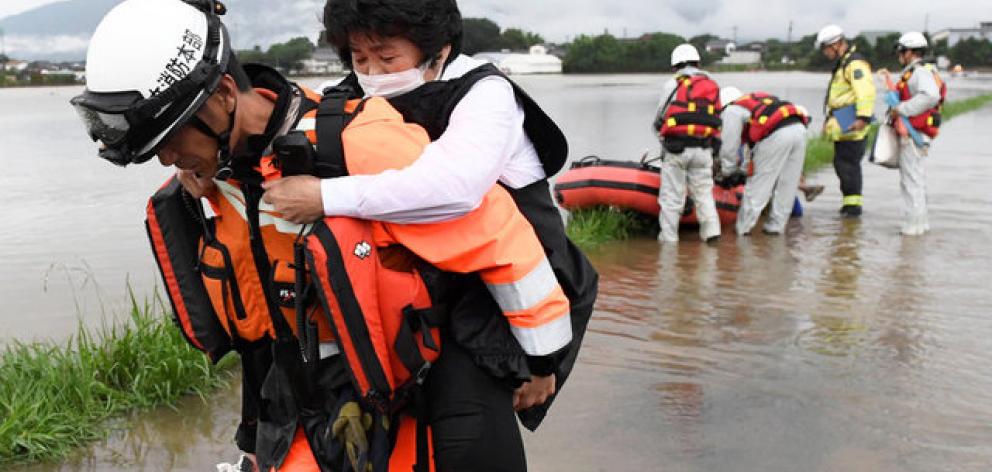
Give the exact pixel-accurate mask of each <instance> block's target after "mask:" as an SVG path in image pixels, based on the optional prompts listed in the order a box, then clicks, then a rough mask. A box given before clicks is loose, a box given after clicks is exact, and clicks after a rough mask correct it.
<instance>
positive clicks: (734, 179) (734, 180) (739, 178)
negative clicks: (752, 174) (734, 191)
mask: <svg viewBox="0 0 992 472" xmlns="http://www.w3.org/2000/svg"><path fill="white" fill-rule="evenodd" d="M745 183H747V173H746V172H744V171H740V170H737V171H734V172H733V173H732V174H730V175H728V176H725V177H723V178H722V179H720V180H718V181H717V182H716V184H717V185H719V186H721V187H723V188H734V187H737V186H739V185H744V184H745Z"/></svg>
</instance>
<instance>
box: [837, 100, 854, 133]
mask: <svg viewBox="0 0 992 472" xmlns="http://www.w3.org/2000/svg"><path fill="white" fill-rule="evenodd" d="M831 115H833V117H834V118H835V119H836V120H837V124H838V125H840V131H841V133H847V132H848V131H850V129H851V126H853V125H854V121H855V120H857V119H858V113H857V109H856V108H855V106H854V105H848V106H846V107H843V108H837V109H835V110H833V111H832V112H831Z"/></svg>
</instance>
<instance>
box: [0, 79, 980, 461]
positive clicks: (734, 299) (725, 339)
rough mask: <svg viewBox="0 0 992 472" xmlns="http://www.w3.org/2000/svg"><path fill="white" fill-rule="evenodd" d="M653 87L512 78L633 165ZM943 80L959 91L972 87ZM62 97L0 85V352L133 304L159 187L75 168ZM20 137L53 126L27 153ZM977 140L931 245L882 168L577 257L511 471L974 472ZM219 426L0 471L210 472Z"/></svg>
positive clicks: (194, 425)
mask: <svg viewBox="0 0 992 472" xmlns="http://www.w3.org/2000/svg"><path fill="white" fill-rule="evenodd" d="M661 79H662V77H660V76H588V77H565V78H562V77H535V78H525V79H523V80H522V82H523V83H524V85H525V86H526V87H527V88H528V90H530V91H531V92H532V93H533V94H534V95H535V96H536V97H537V98H538V100H539V101H541V102H542V103H544V104H547V106H548V108H549V110H550V112H551V114H552V115H553V116H555V117H556V118H558V119H559V120H560V121H561V122H562V125H563V128H565V131H566V133H567V134H568V135H569V137H570V141H571V145H572V157H573V158H574V157H581V156H582V155H585V154H592V153H595V154H600V155H602V156H604V157H609V158H633V156H637V155H639V154H640V153H641V152H642V151H643V150H644V149H649V148H650V149H652V150H654V149H655V148H656V144H655V143H654V142H653V138H652V137H651V136H650V133H649V132H648V123H649V122H650V115H651V112H652V110H653V107H654V105H655V103H656V101H657V96H656V94H657V92H656V89H657V84H658V83H659V82H660V81H661ZM718 79H720V80H721V81H722V82H724V83H730V82H733V83H734V84H735V85H738V86H739V87H741V88H742V89H757V88H762V89H766V90H768V91H770V92H772V93H777V94H782V95H783V96H786V97H789V98H792V99H794V100H796V101H798V102H799V103H802V104H804V105H806V106H807V107H808V108H810V109H811V110H816V109H817V108H818V104H819V102H820V101H821V100H822V95H821V94H822V87H823V80H824V78H823V76H820V75H813V74H726V75H720V76H718ZM951 86H952V89H953V90H956V93H957V94H958V96H959V97H962V96H966V95H970V94H974V93H978V91H980V90H988V89H990V88H992V87H990V85H989V84H988V83H986V82H981V81H968V80H957V81H952V82H951ZM73 93H76V89H73V88H63V89H35V90H0V134H2V136H3V139H4V141H5V142H7V143H11V142H13V143H14V145H13V147H12V148H11V146H10V145H9V144H8V145H7V146H5V152H4V153H3V157H2V159H0V161H2V162H3V164H4V167H5V169H7V171H6V172H5V173H4V175H0V188H4V196H5V197H6V198H4V199H3V200H2V201H3V203H0V215H2V216H3V220H4V221H5V223H6V224H4V225H0V258H2V260H3V265H2V267H0V298H2V300H3V303H2V305H0V321H2V323H0V337H6V338H18V339H38V338H54V339H59V338H60V337H64V336H65V335H66V334H68V333H69V332H71V327H72V326H70V325H74V323H75V322H76V319H77V318H79V319H82V320H83V321H84V322H86V323H88V324H95V323H99V320H100V319H101V318H103V317H105V316H112V314H111V313H112V312H113V309H114V306H115V304H116V303H117V299H118V298H119V293H121V292H122V291H123V289H118V287H121V286H122V285H123V280H124V277H125V274H129V277H130V280H131V282H132V284H133V285H135V287H136V288H137V289H138V291H139V293H147V292H148V291H149V290H151V287H152V286H153V285H154V283H155V277H157V275H156V274H155V273H154V270H153V268H152V266H151V261H150V258H149V256H148V252H147V248H146V246H145V244H146V243H145V240H144V235H143V232H142V231H143V229H142V228H141V226H140V221H141V217H142V213H143V203H144V199H145V198H146V197H147V194H148V192H149V191H150V189H154V188H155V186H156V185H157V184H158V183H159V182H160V181H161V180H162V179H163V178H164V177H165V176H166V175H168V173H167V172H166V171H164V170H162V169H159V168H157V167H155V166H144V167H138V168H135V169H127V170H116V169H113V168H111V167H109V166H108V165H106V164H103V163H99V162H96V159H93V158H92V157H91V156H92V149H90V147H89V146H88V144H87V142H86V138H85V137H84V136H83V134H82V132H81V131H80V130H79V125H78V124H77V123H75V121H74V120H75V117H74V116H73V115H72V112H71V111H66V110H63V109H62V107H63V105H64V100H65V99H67V98H68V97H70V96H71V95H72V94H73ZM49 122H51V123H50V125H48V124H46V123H49ZM39 129H41V130H51V129H56V130H59V132H57V133H54V135H49V136H46V137H45V139H44V140H42V141H39V140H38V139H35V138H32V137H31V136H30V133H33V132H36V131H37V130H39ZM989 129H992V108H985V109H983V110H980V111H979V112H976V113H972V114H969V115H966V116H962V117H959V118H957V119H955V120H954V121H952V122H951V123H949V124H948V125H947V126H946V128H945V130H944V134H943V135H942V137H941V139H940V140H938V142H937V143H936V144H935V146H934V149H933V151H932V158H931V159H930V162H929V168H928V170H929V176H928V178H929V199H930V210H931V225H932V227H933V231H932V233H930V234H929V235H927V236H925V237H922V238H903V237H901V236H899V234H898V228H899V220H900V216H901V205H902V202H901V199H900V196H899V190H898V185H899V184H898V175H897V172H894V171H889V170H885V169H881V168H875V167H866V174H865V181H866V184H865V198H866V214H865V217H864V218H862V220H861V221H848V220H841V219H840V218H838V216H837V214H836V210H837V207H838V206H839V202H840V195H839V191H838V190H837V183H836V178H834V177H833V175H832V172H830V171H829V170H828V171H825V172H822V173H820V174H817V175H816V176H814V177H813V179H812V180H814V181H817V182H818V183H823V184H825V185H827V188H828V190H827V192H826V193H825V194H824V195H822V196H820V197H819V199H817V201H815V202H813V203H812V204H809V205H807V206H806V214H805V216H804V217H803V218H801V219H795V220H793V221H792V222H791V223H790V225H789V227H788V230H787V232H786V235H785V236H783V237H766V236H764V235H760V234H758V235H755V236H753V237H749V238H736V237H734V236H727V237H725V238H724V239H723V240H722V241H721V242H720V243H719V244H717V245H716V246H707V245H704V244H700V243H698V242H696V241H695V240H694V239H693V234H692V233H691V232H686V233H684V234H683V242H682V243H681V244H679V245H677V246H663V247H662V246H659V245H658V244H657V243H656V242H655V241H654V240H650V239H639V240H633V241H629V242H626V243H623V244H612V245H608V246H605V247H602V248H600V249H597V250H595V251H592V252H591V253H590V257H591V258H592V259H593V261H594V263H595V265H596V266H597V268H598V269H599V270H600V272H601V274H602V279H601V296H600V299H599V302H598V304H597V310H596V314H595V317H594V319H593V321H592V324H591V326H590V334H589V335H588V337H587V340H586V343H585V346H584V348H583V353H582V357H581V358H580V364H579V367H578V368H577V369H576V372H575V374H574V376H573V378H572V380H571V381H570V383H569V384H568V385H567V386H566V388H565V390H564V391H563V392H562V395H561V398H560V400H559V403H558V404H557V406H556V408H555V410H553V411H552V414H551V416H550V417H549V418H548V420H547V422H546V423H545V425H544V426H543V427H542V428H541V429H540V430H539V431H538V433H536V434H530V433H525V435H524V437H525V441H526V442H527V446H528V458H529V463H530V466H531V469H532V470H537V471H559V470H561V471H565V470H575V471H616V470H622V471H628V470H629V471H635V470H637V471H641V470H665V471H725V470H735V471H736V470H743V471H752V470H754V471H759V470H760V471H799V470H802V471H862V470H863V471H890V470H896V471H902V470H909V471H934V470H941V471H943V470H964V471H971V470H975V471H980V470H989V469H990V468H992V466H990V464H992V374H990V370H989V368H988V358H989V355H990V351H992V318H990V317H989V315H990V313H992V290H990V289H989V287H990V284H989V280H990V279H992V253H990V251H989V249H988V246H987V244H988V243H987V242H988V241H989V240H990V237H992V196H990V193H989V191H988V188H989V181H990V178H992V136H990V135H989V133H988V130H989ZM11 149H13V151H14V152H9V151H11ZM729 230H730V228H725V231H729ZM50 267H51V268H50ZM46 271H47V272H48V280H47V283H48V291H47V292H46V291H43V290H42V288H44V285H43V284H44V283H45V273H46ZM94 281H95V282H98V283H99V284H98V285H99V287H100V290H101V292H99V293H100V295H99V296H96V295H94V294H93V292H94V288H93V287H94ZM73 293H75V295H74V296H73ZM101 306H103V307H105V309H104V310H103V311H106V312H108V313H107V314H103V313H101V310H100V307H101ZM77 307H78V309H77ZM237 410H238V394H237V389H236V388H232V389H228V390H225V391H222V392H220V393H218V394H217V395H214V396H212V397H211V398H209V399H208V400H207V401H206V402H204V401H201V400H200V399H197V398H189V399H186V400H184V401H183V403H182V404H181V405H180V406H179V407H178V409H176V410H171V409H160V410H154V411H150V412H141V413H138V414H135V415H134V416H133V417H132V418H127V419H124V420H122V421H120V422H119V423H117V424H116V426H117V427H116V429H115V432H114V433H113V434H112V436H111V438H110V439H109V440H108V441H106V442H104V443H102V444H98V445H95V446H94V447H92V448H89V449H87V450H85V451H81V452H80V454H79V455H78V456H76V457H73V458H72V459H70V460H69V461H67V462H66V463H64V464H59V465H52V464H48V465H36V466H32V467H27V468H21V469H18V470H30V471H48V470H62V471H77V470H78V471H84V470H85V471H90V470H148V471H153V470H189V471H206V470H213V465H212V464H214V463H216V462H219V461H230V460H233V459H234V458H236V456H237V451H236V450H235V448H234V447H233V445H232V441H231V438H232V437H233V432H234V428H235V426H236V423H237V417H236V416H237Z"/></svg>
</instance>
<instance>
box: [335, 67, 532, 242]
mask: <svg viewBox="0 0 992 472" xmlns="http://www.w3.org/2000/svg"><path fill="white" fill-rule="evenodd" d="M483 64H485V62H483V61H479V60H476V59H473V58H471V57H468V56H464V55H462V56H458V58H456V59H455V60H454V61H452V63H451V64H449V65H448V66H447V67H446V68H445V70H444V73H443V75H442V79H441V80H452V79H456V78H459V77H461V76H463V75H465V74H466V73H467V72H469V71H471V70H473V69H475V68H477V67H479V66H481V65H483ZM523 123H524V111H523V107H522V106H521V105H520V104H519V103H518V102H517V100H516V95H515V94H514V92H513V87H512V86H511V85H510V83H509V82H507V81H506V79H504V78H502V77H497V76H492V77H487V78H484V79H482V80H480V81H479V82H478V83H476V84H475V85H473V86H472V88H471V90H469V92H468V93H467V94H466V95H465V97H464V98H462V100H461V101H460V102H459V103H458V105H456V106H455V108H454V111H453V112H452V114H451V119H450V120H449V125H448V128H447V129H446V130H445V132H444V133H443V134H442V135H441V137H440V138H438V140H437V141H434V142H432V143H430V144H429V145H428V146H427V147H426V148H424V152H423V154H421V156H420V158H419V159H417V161H415V162H414V163H413V164H411V165H410V166H408V167H406V168H403V169H399V170H389V171H386V172H383V173H381V174H377V175H354V176H347V177H341V178H336V179H324V180H322V181H321V199H322V200H323V204H324V214H326V215H328V216H349V217H354V218H362V219H368V220H377V221H387V222H392V223H432V222H438V221H448V220H452V219H455V218H458V217H459V216H462V215H464V214H466V213H468V212H470V211H472V210H474V209H476V208H477V207H478V206H479V203H480V202H481V201H482V197H483V196H484V195H485V194H486V192H488V191H489V190H490V189H491V188H492V187H493V185H495V184H496V182H497V180H498V181H500V182H502V183H504V184H505V185H507V186H509V187H510V188H522V187H525V186H527V185H529V184H532V183H534V182H537V181H538V180H541V179H543V178H545V177H546V176H545V173H544V167H543V166H542V165H541V161H540V158H539V157H538V155H537V151H536V150H535V149H534V144H533V143H531V141H530V139H529V138H528V137H527V135H526V133H525V132H524V128H523Z"/></svg>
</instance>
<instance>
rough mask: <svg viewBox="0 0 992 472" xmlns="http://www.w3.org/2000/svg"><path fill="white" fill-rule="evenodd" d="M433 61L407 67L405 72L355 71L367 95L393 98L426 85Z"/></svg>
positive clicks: (359, 83)
mask: <svg viewBox="0 0 992 472" xmlns="http://www.w3.org/2000/svg"><path fill="white" fill-rule="evenodd" d="M430 65H431V63H430V62H427V63H425V64H424V65H422V66H419V67H414V68H412V69H407V70H405V71H403V72H394V73H392V74H379V75H365V74H363V73H361V72H358V71H357V70H356V71H355V76H357V77H358V85H360V86H361V87H362V90H364V91H365V96H366V97H383V98H393V97H397V96H400V95H403V94H404V93H407V92H409V91H411V90H414V89H416V88H417V87H420V86H421V85H424V84H425V83H426V82H427V81H426V80H424V74H425V73H426V72H427V69H429V68H430Z"/></svg>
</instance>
